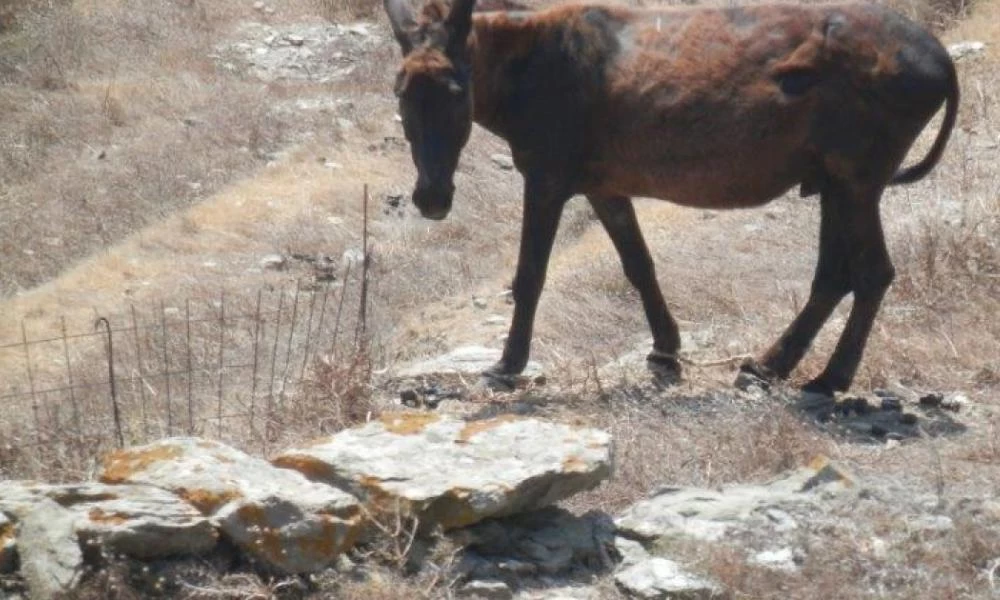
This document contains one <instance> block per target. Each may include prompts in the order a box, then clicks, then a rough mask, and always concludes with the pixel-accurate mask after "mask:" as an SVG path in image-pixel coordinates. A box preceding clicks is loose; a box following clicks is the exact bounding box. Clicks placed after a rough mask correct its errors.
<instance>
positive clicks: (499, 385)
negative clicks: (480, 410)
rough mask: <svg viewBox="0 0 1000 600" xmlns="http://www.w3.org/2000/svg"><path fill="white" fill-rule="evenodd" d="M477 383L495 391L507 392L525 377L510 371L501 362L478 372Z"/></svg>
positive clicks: (516, 386) (513, 388)
mask: <svg viewBox="0 0 1000 600" xmlns="http://www.w3.org/2000/svg"><path fill="white" fill-rule="evenodd" d="M479 375H480V376H479V385H481V386H483V387H485V388H487V389H490V390H493V391H495V392H509V391H512V390H515V389H517V388H518V384H519V383H520V382H521V381H522V380H523V379H525V378H524V377H522V376H521V375H520V374H519V373H511V372H509V371H507V370H506V369H505V368H504V365H503V363H497V364H495V365H493V366H492V367H490V368H489V369H486V370H485V371H483V372H482V373H480V374H479Z"/></svg>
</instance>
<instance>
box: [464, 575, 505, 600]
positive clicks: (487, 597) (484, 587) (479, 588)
mask: <svg viewBox="0 0 1000 600" xmlns="http://www.w3.org/2000/svg"><path fill="white" fill-rule="evenodd" d="M458 593H459V596H460V597H462V598H472V599H475V600H509V599H510V598H513V597H514V592H513V591H511V589H510V587H509V586H508V585H507V584H506V583H504V582H502V581H495V580H494V581H488V580H481V579H480V580H475V581H470V582H469V583H467V584H465V585H463V586H462V587H461V588H460V589H459V590H458Z"/></svg>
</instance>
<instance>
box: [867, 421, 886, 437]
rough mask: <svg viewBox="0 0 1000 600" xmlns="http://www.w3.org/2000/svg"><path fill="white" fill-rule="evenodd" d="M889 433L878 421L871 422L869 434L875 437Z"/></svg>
mask: <svg viewBox="0 0 1000 600" xmlns="http://www.w3.org/2000/svg"><path fill="white" fill-rule="evenodd" d="M888 433H889V430H888V429H886V428H885V426H884V425H882V424H880V423H872V426H871V434H872V435H874V436H875V437H879V438H880V437H885V436H886V434H888Z"/></svg>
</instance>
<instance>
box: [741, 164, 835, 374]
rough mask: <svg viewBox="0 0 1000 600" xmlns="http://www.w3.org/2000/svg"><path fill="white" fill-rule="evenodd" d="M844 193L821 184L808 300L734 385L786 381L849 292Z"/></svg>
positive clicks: (831, 183)
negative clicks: (816, 248) (816, 249)
mask: <svg viewBox="0 0 1000 600" xmlns="http://www.w3.org/2000/svg"><path fill="white" fill-rule="evenodd" d="M846 198H847V193H846V192H845V191H844V190H843V189H841V187H840V186H838V185H837V184H835V183H833V182H830V181H823V182H821V183H820V223H819V257H818V259H817V262H816V273H815V275H814V277H813V282H812V290H811V292H810V293H809V300H808V301H807V302H806V305H805V306H804V307H803V308H802V311H801V312H800V313H799V315H798V316H797V317H796V318H795V320H794V321H793V322H792V324H791V325H789V326H788V329H786V330H785V332H784V333H783V334H782V335H781V337H780V338H778V341H776V342H775V343H774V345H773V346H771V347H770V348H769V349H768V350H767V352H765V353H764V355H763V356H762V357H761V358H760V359H759V360H748V361H746V362H744V363H743V365H742V366H741V367H740V371H741V373H740V376H739V377H738V378H737V380H736V385H737V386H740V387H743V385H744V384H746V383H749V382H750V381H752V379H751V380H748V379H747V377H746V375H747V374H749V375H752V376H754V377H755V378H758V379H762V380H764V381H772V380H774V379H784V378H786V377H788V374H789V373H791V371H792V369H794V368H795V365H797V364H798V363H799V361H800V360H801V359H802V357H803V356H804V355H805V353H806V350H808V349H809V345H810V344H811V343H812V341H813V338H815V337H816V333H817V332H819V330H820V328H821V327H823V324H824V323H826V321H827V319H829V318H830V314H831V313H832V312H833V309H834V308H836V306H837V304H839V303H840V301H841V300H842V299H843V297H844V296H845V295H847V293H848V292H849V291H851V277H850V265H849V262H848V256H847V255H848V251H849V246H848V240H847V238H846V237H845V231H844V230H845V224H844V217H843V215H842V214H841V213H842V212H843V211H844V210H845V206H844V205H845V204H846V203H847V202H846Z"/></svg>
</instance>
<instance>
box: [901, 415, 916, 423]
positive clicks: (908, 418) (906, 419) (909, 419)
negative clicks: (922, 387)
mask: <svg viewBox="0 0 1000 600" xmlns="http://www.w3.org/2000/svg"><path fill="white" fill-rule="evenodd" d="M899 422H900V423H902V424H903V425H916V424H917V415H915V414H913V413H903V414H901V415H899Z"/></svg>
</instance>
